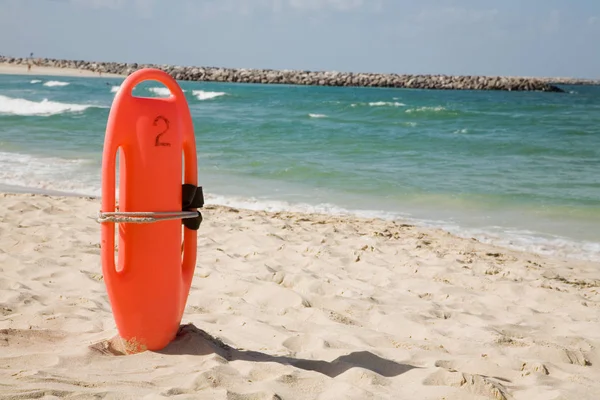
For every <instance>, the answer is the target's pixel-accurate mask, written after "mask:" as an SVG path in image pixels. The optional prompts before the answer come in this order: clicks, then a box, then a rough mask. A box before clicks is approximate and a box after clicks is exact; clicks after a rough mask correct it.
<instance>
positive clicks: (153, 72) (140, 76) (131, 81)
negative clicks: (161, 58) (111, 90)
mask: <svg viewBox="0 0 600 400" xmlns="http://www.w3.org/2000/svg"><path fill="white" fill-rule="evenodd" d="M144 81H158V82H160V83H162V84H163V85H165V86H166V87H167V89H169V91H170V92H171V94H172V95H173V96H175V98H177V99H178V98H180V97H182V96H183V91H182V90H181V88H180V87H179V85H178V84H177V81H176V80H175V79H174V78H173V77H172V76H171V75H169V74H168V73H166V72H164V71H162V70H160V69H156V68H145V69H140V70H137V71H135V72H133V73H131V74H130V75H129V76H128V77H127V79H126V80H125V82H123V83H122V84H121V89H120V90H119V91H120V92H121V91H122V92H123V93H125V94H127V95H128V96H133V88H134V87H136V86H137V85H139V84H140V83H142V82H144Z"/></svg>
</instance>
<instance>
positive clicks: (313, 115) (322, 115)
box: [308, 113, 327, 118]
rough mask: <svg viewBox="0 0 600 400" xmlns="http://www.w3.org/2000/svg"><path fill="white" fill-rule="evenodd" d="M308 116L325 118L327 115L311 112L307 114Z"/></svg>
mask: <svg viewBox="0 0 600 400" xmlns="http://www.w3.org/2000/svg"><path fill="white" fill-rule="evenodd" d="M308 116H309V117H311V118H326V117H327V115H325V114H312V113H311V114H308Z"/></svg>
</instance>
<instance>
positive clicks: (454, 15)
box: [415, 7, 498, 25]
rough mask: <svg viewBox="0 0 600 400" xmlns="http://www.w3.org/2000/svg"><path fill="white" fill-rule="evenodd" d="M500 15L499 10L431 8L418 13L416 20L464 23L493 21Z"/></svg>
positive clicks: (422, 21)
mask: <svg viewBox="0 0 600 400" xmlns="http://www.w3.org/2000/svg"><path fill="white" fill-rule="evenodd" d="M497 16H498V10H496V9H492V10H472V9H466V8H455V7H448V8H429V9H424V10H421V12H420V13H419V14H417V15H416V17H415V20H416V22H421V23H439V24H446V25H449V24H464V23H479V22H492V21H493V20H495V19H496V18H497Z"/></svg>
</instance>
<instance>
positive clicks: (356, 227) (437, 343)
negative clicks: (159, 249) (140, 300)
mask: <svg viewBox="0 0 600 400" xmlns="http://www.w3.org/2000/svg"><path fill="white" fill-rule="evenodd" d="M98 209H99V201H98V200H97V199H85V198H78V197H47V196H41V195H28V194H0V397H2V396H5V397H2V398H47V399H50V398H59V397H67V398H71V396H72V398H78V399H79V398H94V397H93V396H94V395H96V396H98V397H97V398H107V399H108V398H110V399H121V398H131V399H141V398H164V397H172V398H177V399H180V398H181V399H184V398H188V399H332V400H333V399H446V400H450V399H461V400H469V399H504V398H506V399H525V400H538V399H539V400H551V399H576V400H583V399H598V398H600V322H599V318H600V294H599V293H598V291H599V286H600V266H599V265H598V264H594V263H584V262H573V261H568V262H567V261H562V260H558V259H552V258H547V257H541V256H536V255H532V254H526V253H519V252H515V251H509V250H506V249H501V248H495V247H492V246H489V245H484V244H482V243H480V242H477V241H475V240H468V239H459V238H456V237H454V236H452V235H450V234H448V233H445V232H443V231H438V230H427V229H422V228H416V227H411V226H403V225H401V224H399V223H391V222H385V221H380V220H359V219H353V218H337V217H327V216H319V215H301V214H291V213H289V214H288V213H277V214H269V213H266V212H250V211H244V210H234V209H229V208H224V207H214V206H207V207H206V209H205V210H204V212H203V215H204V218H205V220H204V222H203V224H202V226H201V228H200V230H199V231H198V236H199V242H198V265H197V268H196V273H195V276H194V280H193V282H192V290H191V293H190V296H189V299H188V304H187V308H186V311H185V314H184V317H183V321H182V325H184V328H183V329H182V331H181V334H180V335H179V336H178V337H177V338H176V339H175V340H174V341H173V342H172V343H171V344H170V345H169V346H168V347H167V348H166V349H164V350H163V351H161V352H149V351H148V352H144V353H139V354H136V355H126V356H115V355H112V354H110V353H108V352H105V353H107V354H103V353H102V352H101V351H97V350H94V349H92V348H91V347H94V344H96V345H95V347H96V348H99V349H101V348H102V341H104V340H107V339H110V338H111V337H113V336H114V335H115V334H116V329H115V324H114V320H113V317H112V313H111V309H110V306H109V303H108V300H107V296H106V288H105V286H104V282H103V280H102V273H101V264H100V258H99V241H100V226H99V224H98V223H96V222H95V220H94V217H95V216H96V213H97V210H98ZM98 343H100V344H98ZM90 346H91V347H90ZM44 395H45V397H44ZM11 396H12V397H11Z"/></svg>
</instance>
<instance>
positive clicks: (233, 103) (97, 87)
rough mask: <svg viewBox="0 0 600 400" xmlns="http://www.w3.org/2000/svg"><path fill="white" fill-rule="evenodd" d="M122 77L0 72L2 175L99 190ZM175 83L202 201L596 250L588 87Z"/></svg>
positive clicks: (594, 136) (545, 249) (598, 102)
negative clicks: (185, 109)
mask: <svg viewBox="0 0 600 400" xmlns="http://www.w3.org/2000/svg"><path fill="white" fill-rule="evenodd" d="M122 80H123V78H104V77H100V78H80V77H73V78H68V77H49V76H40V75H34V74H32V75H26V76H25V75H21V76H19V75H0V190H3V191H7V190H10V191H17V190H18V191H23V190H24V191H40V190H41V191H48V192H52V191H60V192H69V193H76V194H86V195H99V194H100V165H101V154H102V146H103V140H104V132H105V127H106V121H107V117H108V112H109V108H110V106H111V102H112V99H113V98H114V96H115V93H116V91H117V90H118V88H119V84H120V83H121V82H122ZM180 85H181V87H182V88H183V89H184V90H185V94H186V97H187V100H188V102H189V106H190V109H191V112H192V116H193V119H194V124H195V134H196V142H197V148H198V163H199V170H198V174H199V184H201V185H202V186H203V187H204V192H205V196H206V198H207V202H208V203H212V204H225V205H232V206H236V207H244V208H250V209H266V210H294V211H310V212H322V213H331V214H345V213H350V214H355V215H360V216H369V217H381V218H397V219H402V220H405V221H406V220H408V221H412V222H413V223H417V224H421V225H429V226H435V227H441V228H444V229H446V230H449V231H451V232H453V233H455V234H458V235H460V236H464V237H476V238H478V239H480V240H482V241H486V242H492V243H498V244H501V245H507V246H511V247H513V248H518V249H525V250H529V251H534V252H539V253H545V254H555V255H559V256H565V257H575V258H581V259H588V260H594V261H600V87H594V86H563V88H566V89H567V91H568V92H567V93H564V94H561V93H535V92H485V91H434V90H409V89H380V88H337V87H309V86H290V85H251V84H217V83H206V82H180ZM165 92H167V93H165ZM134 94H136V95H138V96H163V95H165V94H168V91H167V89H166V88H164V87H162V86H161V85H160V84H159V83H157V82H144V83H142V84H141V85H139V86H138V87H137V88H136V89H135V90H134ZM91 217H94V216H91Z"/></svg>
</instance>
